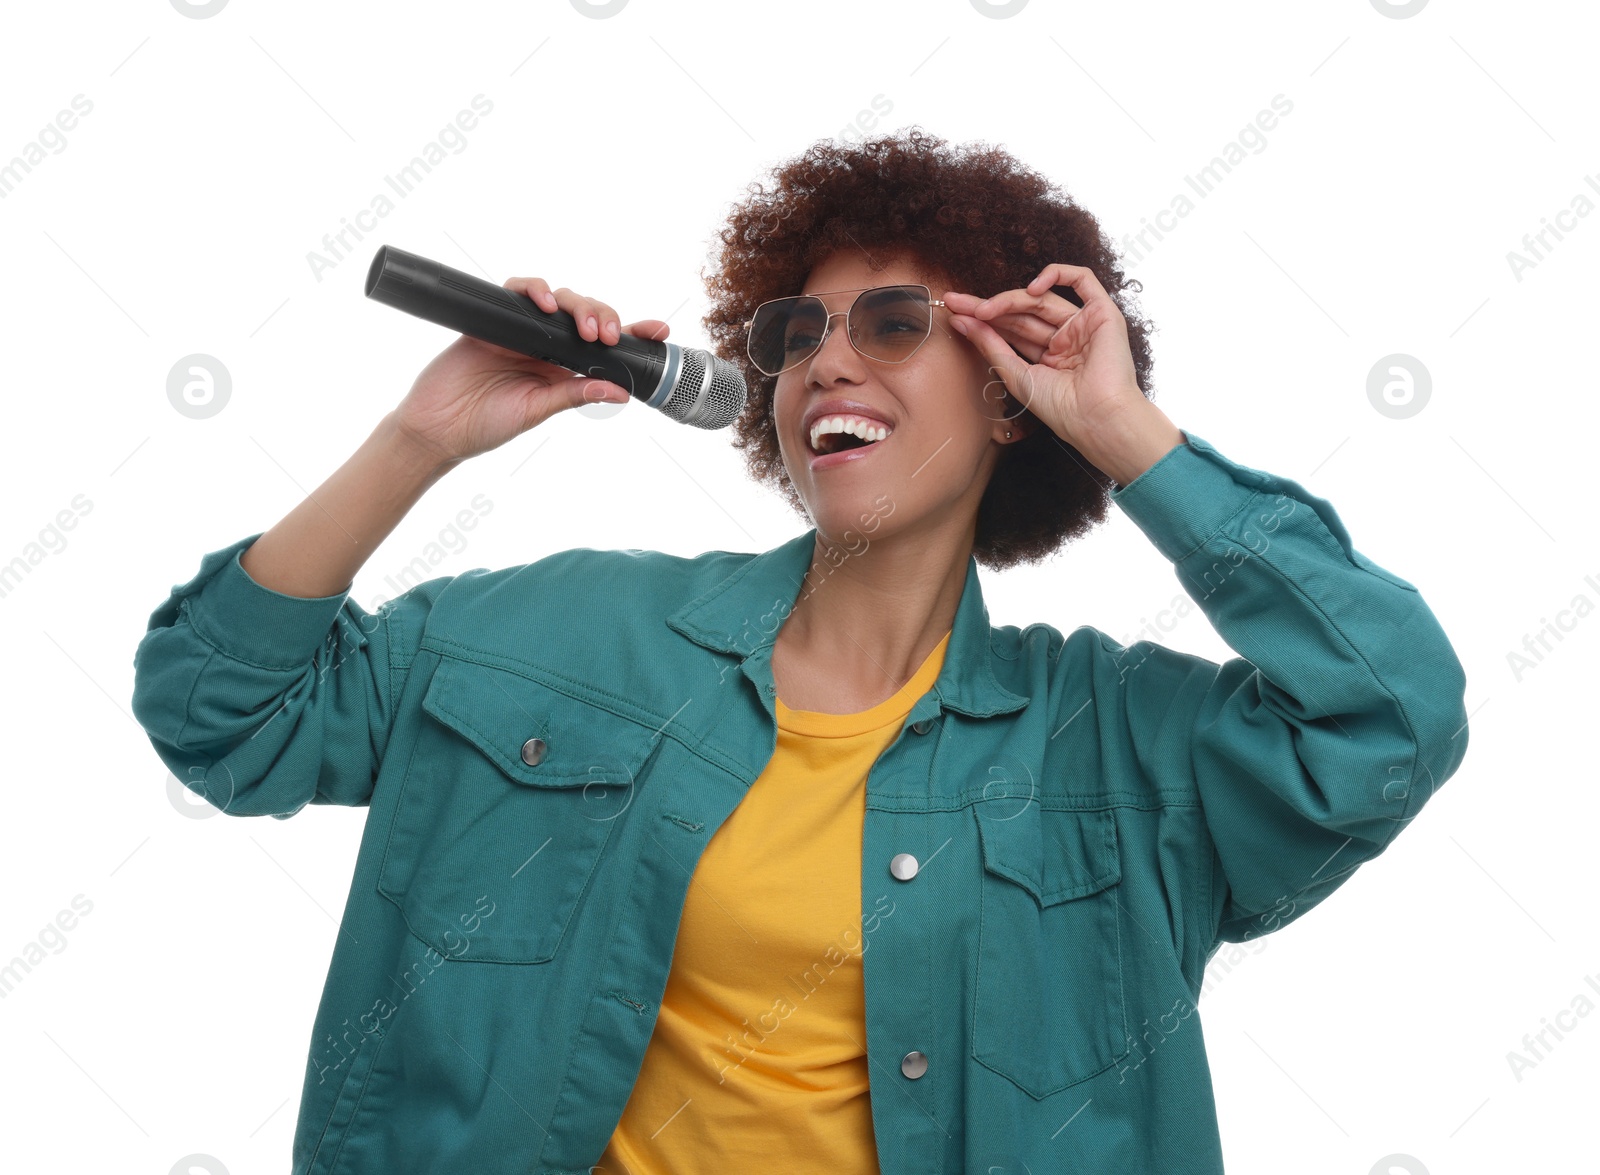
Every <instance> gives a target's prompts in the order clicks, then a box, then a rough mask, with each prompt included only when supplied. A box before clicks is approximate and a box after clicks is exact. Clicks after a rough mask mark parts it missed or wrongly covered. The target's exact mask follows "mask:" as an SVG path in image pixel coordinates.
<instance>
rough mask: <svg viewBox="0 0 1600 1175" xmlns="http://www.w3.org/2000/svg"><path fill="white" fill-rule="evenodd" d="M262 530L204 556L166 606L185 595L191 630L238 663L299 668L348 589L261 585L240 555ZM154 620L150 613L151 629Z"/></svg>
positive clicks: (318, 644)
mask: <svg viewBox="0 0 1600 1175" xmlns="http://www.w3.org/2000/svg"><path fill="white" fill-rule="evenodd" d="M264 533H265V532H264V531H263V532H258V533H256V534H253V535H250V536H249V537H248V538H244V539H240V540H239V541H238V542H235V543H230V544H229V545H228V546H226V547H223V548H222V549H221V550H218V551H213V552H211V553H210V554H208V555H206V556H204V557H203V558H202V559H201V561H200V570H199V572H198V573H197V574H196V575H195V577H194V578H193V579H191V580H190V581H189V582H188V583H185V584H180V585H178V586H177V587H175V588H173V592H172V598H171V599H170V600H169V601H168V605H166V606H165V607H168V608H172V607H176V606H178V604H177V602H178V601H181V600H184V599H187V600H188V610H189V622H190V624H191V625H193V627H194V630H195V632H196V633H198V634H199V635H200V637H201V638H203V639H204V640H205V641H206V643H207V644H209V645H211V646H212V647H214V648H216V649H217V650H218V651H220V652H222V653H223V654H225V655H227V656H229V657H231V658H233V659H234V660H236V661H243V662H246V663H247V664H250V665H256V666H259V667H261V668H263V669H297V668H300V667H302V666H304V665H306V664H307V663H308V662H309V661H310V660H311V658H312V656H313V654H315V653H316V651H317V649H318V648H319V647H321V645H322V643H323V641H324V640H325V639H326V638H327V636H328V633H329V631H330V630H331V629H332V628H333V623H334V619H335V618H336V617H337V616H338V614H339V611H340V609H341V608H343V606H344V601H345V598H346V597H347V596H348V595H349V594H350V589H349V588H346V589H345V590H344V591H342V592H337V593H335V594H333V595H331V596H289V595H285V594H284V593H282V592H278V591H273V590H272V589H271V588H268V587H263V586H262V585H261V584H259V583H257V582H256V581H255V580H253V579H251V578H250V573H249V572H247V571H246V570H245V569H244V565H243V564H241V563H240V562H239V557H240V556H241V555H242V554H243V553H244V552H245V551H247V550H248V549H249V548H250V545H251V544H252V543H254V542H255V541H256V539H258V538H260V537H261V535H262V534H264ZM157 615H158V616H159V615H160V611H159V610H158V613H157ZM155 624H156V617H152V618H151V627H155Z"/></svg>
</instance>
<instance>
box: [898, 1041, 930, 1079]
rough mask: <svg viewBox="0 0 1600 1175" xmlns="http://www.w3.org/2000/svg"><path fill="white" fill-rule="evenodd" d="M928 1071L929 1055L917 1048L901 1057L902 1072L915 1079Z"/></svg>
mask: <svg viewBox="0 0 1600 1175" xmlns="http://www.w3.org/2000/svg"><path fill="white" fill-rule="evenodd" d="M927 1071H928V1057H927V1055H926V1054H925V1053H919V1052H917V1051H916V1050H915V1049H913V1050H912V1051H911V1052H909V1053H907V1054H906V1055H905V1056H903V1057H901V1058H900V1072H902V1073H904V1074H905V1075H906V1076H907V1077H909V1078H911V1080H913V1081H915V1080H916V1079H917V1078H918V1077H921V1076H922V1075H923V1074H924V1073H926V1072H927Z"/></svg>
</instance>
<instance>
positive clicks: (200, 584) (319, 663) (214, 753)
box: [133, 533, 449, 817]
mask: <svg viewBox="0 0 1600 1175" xmlns="http://www.w3.org/2000/svg"><path fill="white" fill-rule="evenodd" d="M260 537H261V535H260V533H257V534H253V535H251V536H249V537H248V538H244V539H240V540H239V541H238V542H235V543H232V544H230V545H229V546H226V547H224V548H222V549H221V550H219V551H213V552H211V553H210V554H208V555H205V556H204V557H203V558H202V559H201V560H200V570H199V571H198V572H197V573H196V575H195V576H194V578H193V579H191V580H189V581H188V582H187V583H183V584H179V585H178V586H176V587H174V588H173V589H172V593H171V594H170V595H169V596H168V597H167V599H166V600H165V601H164V602H163V603H162V604H161V606H160V607H159V608H157V609H156V610H155V611H154V612H153V613H152V614H151V616H150V622H149V626H148V628H147V630H146V632H145V635H144V636H143V638H142V639H141V640H140V641H139V645H138V648H137V649H136V650H135V652H134V656H133V668H134V685H133V714H134V717H135V718H136V719H137V720H138V722H139V724H140V725H141V726H143V727H144V729H145V733H146V734H147V735H149V737H150V742H151V744H152V745H153V746H154V747H155V751H156V754H157V755H158V756H160V758H161V760H162V761H163V762H164V763H166V765H167V766H168V767H169V768H170V769H171V771H172V773H173V774H174V775H175V776H176V777H177V778H178V779H179V780H180V781H181V782H182V783H183V784H184V785H185V786H186V787H188V788H189V789H190V790H191V791H193V792H195V793H196V794H198V795H201V796H204V797H205V798H206V799H207V800H209V801H210V802H211V804H212V805H213V806H215V807H217V808H219V809H220V810H222V811H224V812H227V813H229V814H231V815H235V816H262V815H271V816H278V817H288V816H292V815H294V813H296V812H298V811H299V810H300V809H301V808H303V807H304V806H305V805H306V804H308V803H310V804H349V805H363V804H366V803H367V802H368V800H369V798H370V797H371V795H372V784H373V780H374V779H375V778H376V776H377V772H378V767H379V764H380V763H381V762H382V760H383V754H384V749H385V747H386V746H387V745H388V739H389V734H390V731H391V730H392V729H393V726H394V716H395V702H396V699H398V698H399V696H400V691H401V689H402V687H403V685H404V681H405V677H406V673H407V671H408V670H409V668H410V664H411V658H412V655H413V654H414V653H415V651H416V649H417V647H418V644H419V642H420V639H421V634H422V626H423V622H424V621H425V620H426V618H427V615H428V611H429V609H430V607H431V605H432V601H433V599H434V597H435V596H436V595H437V593H438V591H439V590H440V589H441V588H442V587H443V586H444V585H445V584H446V583H448V582H449V577H441V578H439V579H433V580H428V581H426V582H424V583H420V584H418V585H416V586H415V587H413V588H412V589H411V590H409V591H408V592H406V593H405V594H403V595H401V596H399V597H398V598H396V599H394V600H391V601H389V602H388V603H387V604H385V605H384V606H383V607H382V608H380V609H379V610H378V611H376V612H368V611H366V610H365V609H363V608H362V607H360V606H359V605H358V604H356V602H355V601H354V600H352V599H349V598H348V595H349V589H348V588H346V589H345V591H344V592H341V593H339V594H337V595H332V596H319V597H314V598H303V597H299V596H289V595H284V594H283V593H281V592H276V591H273V590H271V589H270V588H266V587H263V586H262V585H261V584H258V583H257V582H256V581H255V580H253V579H251V578H250V576H249V573H247V572H246V571H245V570H244V567H243V566H242V565H241V564H240V562H239V556H240V555H241V554H242V553H243V552H244V551H245V550H247V549H249V547H250V545H251V544H252V543H254V542H255V540H256V539H258V538H260Z"/></svg>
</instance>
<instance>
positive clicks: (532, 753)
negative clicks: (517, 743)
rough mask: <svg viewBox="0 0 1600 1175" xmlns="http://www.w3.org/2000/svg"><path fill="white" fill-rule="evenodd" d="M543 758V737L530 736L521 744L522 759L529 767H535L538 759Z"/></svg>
mask: <svg viewBox="0 0 1600 1175" xmlns="http://www.w3.org/2000/svg"><path fill="white" fill-rule="evenodd" d="M543 758H544V739H542V738H530V739H529V740H528V741H527V742H525V743H523V744H522V761H523V762H524V763H526V764H527V765H528V766H529V767H537V766H538V765H539V760H540V759H543Z"/></svg>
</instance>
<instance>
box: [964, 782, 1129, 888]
mask: <svg viewBox="0 0 1600 1175" xmlns="http://www.w3.org/2000/svg"><path fill="white" fill-rule="evenodd" d="M973 811H974V812H975V813H976V814H977V818H978V836H979V839H980V840H982V842H983V866H984V868H985V869H987V870H989V872H991V873H994V874H996V875H998V876H1000V877H1004V878H1006V879H1007V880H1009V881H1013V882H1015V883H1016V884H1018V885H1020V886H1021V887H1022V888H1023V889H1025V890H1027V891H1028V892H1029V893H1030V894H1032V895H1033V897H1034V899H1035V900H1036V901H1037V902H1038V903H1039V905H1041V906H1050V905H1054V904H1055V903H1057V902H1065V901H1069V900H1070V899H1072V898H1081V897H1086V896H1087V895H1089V894H1092V893H1098V892H1099V891H1100V890H1103V889H1105V888H1106V887H1108V886H1111V885H1115V884H1116V883H1117V882H1118V881H1120V880H1122V860H1121V857H1120V855H1119V853H1118V851H1117V824H1116V815H1115V813H1114V812H1111V811H1109V810H1104V811H1093V812H1085V811H1059V810H1054V809H1041V808H1040V807H1039V805H1038V804H1036V803H1028V804H1027V805H1026V806H1024V807H1023V808H1022V809H1021V810H1020V811H1018V810H1017V808H1016V801H1015V800H1007V801H1003V802H1002V801H986V802H984V803H979V804H976V805H974V807H973ZM989 811H993V812H994V813H995V814H994V815H989V814H987V813H988V812H989Z"/></svg>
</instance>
